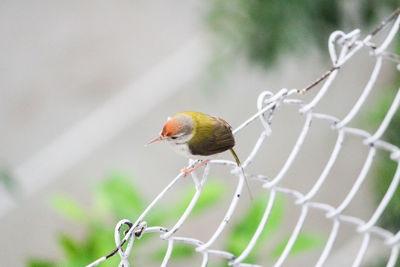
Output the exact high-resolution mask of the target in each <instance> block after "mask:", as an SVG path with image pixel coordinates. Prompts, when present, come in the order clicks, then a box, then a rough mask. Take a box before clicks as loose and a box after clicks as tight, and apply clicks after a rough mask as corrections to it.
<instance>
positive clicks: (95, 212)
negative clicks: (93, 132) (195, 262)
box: [27, 173, 321, 267]
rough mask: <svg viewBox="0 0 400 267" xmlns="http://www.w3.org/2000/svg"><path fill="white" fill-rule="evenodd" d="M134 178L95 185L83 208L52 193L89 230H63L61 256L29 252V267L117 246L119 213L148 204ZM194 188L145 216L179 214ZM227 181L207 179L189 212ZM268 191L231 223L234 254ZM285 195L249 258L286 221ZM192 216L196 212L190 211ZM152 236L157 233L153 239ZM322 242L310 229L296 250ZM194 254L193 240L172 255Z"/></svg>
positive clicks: (85, 257) (76, 259) (70, 262)
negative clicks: (90, 202) (80, 234)
mask: <svg viewBox="0 0 400 267" xmlns="http://www.w3.org/2000/svg"><path fill="white" fill-rule="evenodd" d="M132 181H133V180H132V179H129V178H127V177H126V176H124V175H121V174H118V173H114V174H112V175H110V176H108V177H107V178H106V179H104V180H103V181H101V183H100V184H99V185H98V186H97V187H96V188H95V190H94V194H93V196H94V197H93V198H94V199H93V203H94V204H93V207H91V208H90V209H87V208H85V207H84V206H83V205H81V204H79V203H77V202H76V201H75V200H74V199H73V198H71V197H69V196H65V195H55V196H53V197H52V198H51V205H52V206H53V208H54V209H55V210H56V211H57V212H58V213H59V214H61V215H62V216H63V217H65V218H67V219H68V220H70V221H72V222H74V223H77V224H79V225H80V226H83V228H84V229H85V233H86V234H85V236H84V237H83V238H76V237H74V235H73V234H67V233H60V234H59V235H58V238H57V241H58V245H59V246H60V248H61V251H62V253H63V259H62V260H60V261H56V260H46V259H40V258H35V257H34V258H31V259H29V260H28V263H27V265H28V266H30V267H54V266H65V267H70V266H71V267H72V266H74V267H75V266H85V265H86V264H88V263H90V262H92V261H93V260H95V259H97V258H100V257H102V256H104V255H106V254H108V253H109V252H110V251H111V250H113V249H114V247H115V244H114V224H115V222H116V221H117V220H119V219H121V218H137V217H138V216H139V215H140V213H141V212H142V211H143V210H144V208H145V207H146V205H147V203H148V201H147V200H146V199H145V198H144V197H143V196H142V195H141V194H140V191H139V190H137V187H136V186H135V185H134V183H133V182H132ZM194 192H195V191H194V188H193V187H190V188H188V189H186V190H184V191H183V192H182V194H181V196H182V197H180V198H179V199H178V200H176V202H174V203H173V204H171V205H168V206H163V207H159V208H158V209H157V210H153V211H152V212H151V213H149V214H148V216H147V217H146V221H147V222H148V224H149V225H165V223H168V222H170V221H173V220H174V219H176V218H177V217H179V216H180V215H181V214H182V213H183V211H184V210H185V209H186V207H187V205H188V204H189V202H190V200H191V198H192V196H193V194H194ZM225 193H226V192H225V186H224V184H222V183H221V182H219V181H218V180H215V179H211V180H209V181H208V182H207V184H206V185H205V187H204V189H203V192H202V195H201V197H200V198H199V201H198V203H197V204H196V206H195V208H194V209H193V211H192V213H191V215H192V216H196V215H198V214H200V213H202V212H203V211H206V210H209V209H210V208H211V207H212V206H213V205H216V204H217V203H218V202H220V200H221V198H222V197H223V196H224V195H225ZM266 204H267V203H266V199H265V197H263V198H260V199H256V200H255V201H254V203H253V205H252V207H251V209H250V210H249V211H248V212H247V213H246V214H245V215H244V216H243V217H242V218H241V219H240V220H239V221H238V222H237V223H236V224H235V225H234V226H233V230H232V231H231V233H229V236H228V239H227V242H226V249H227V250H229V251H231V252H232V253H234V254H239V253H240V252H241V251H242V250H243V249H244V248H245V245H246V244H247V243H248V241H249V240H250V238H251V236H252V235H253V233H254V231H255V230H256V228H257V226H258V222H259V221H260V220H261V217H262V214H263V212H264V209H265V207H266ZM283 214H284V205H283V200H282V199H281V198H278V199H277V200H276V203H275V205H274V208H273V210H272V213H271V215H270V219H269V221H268V227H267V230H266V231H264V232H263V234H262V235H261V237H260V242H258V244H257V246H256V247H255V248H254V251H253V252H252V254H251V255H250V256H249V261H254V260H256V259H257V256H258V254H259V251H260V249H259V248H260V247H261V245H262V243H264V242H265V240H267V239H268V238H269V237H270V236H272V234H273V233H274V232H276V231H277V230H278V229H279V227H280V226H281V225H282V222H283ZM190 218H192V217H190ZM152 238H157V237H155V236H154V235H153V236H150V235H144V236H143V237H142V239H141V240H140V242H135V249H134V250H133V251H132V253H131V255H130V256H131V262H133V263H134V261H132V258H134V256H133V255H134V254H135V251H137V249H138V247H140V246H142V245H145V244H146V243H148V240H151V239H152ZM153 240H154V239H153ZM286 242H287V239H286V238H285V239H284V240H283V241H282V243H279V244H277V246H276V248H275V249H274V250H273V253H271V255H270V259H273V258H274V257H276V256H277V255H278V254H279V253H280V252H281V250H282V248H283V246H284V244H286ZM320 246H321V237H320V236H315V235H309V234H303V233H302V234H300V236H299V241H298V242H297V243H296V244H295V246H294V248H293V253H296V252H297V253H300V252H306V251H309V250H310V249H313V248H316V247H320ZM165 250H166V247H165V246H160V247H158V248H157V246H154V248H153V249H152V250H151V251H148V252H147V254H145V256H141V258H143V257H144V258H147V260H148V261H150V262H151V261H159V260H160V259H162V258H163V257H164V254H165ZM194 254H195V252H194V249H193V247H192V246H188V245H184V244H177V245H176V246H174V250H173V254H172V257H173V259H174V260H179V259H188V258H190V257H192V256H193V255H194ZM118 263H119V257H117V256H116V257H111V258H110V259H108V260H107V261H106V263H103V265H104V266H118Z"/></svg>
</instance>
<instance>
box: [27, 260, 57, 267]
mask: <svg viewBox="0 0 400 267" xmlns="http://www.w3.org/2000/svg"><path fill="white" fill-rule="evenodd" d="M26 265H27V266H28V267H57V265H56V264H55V263H54V262H52V261H47V260H43V259H29V260H28V262H27V263H26Z"/></svg>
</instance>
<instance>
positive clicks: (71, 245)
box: [58, 234, 83, 260]
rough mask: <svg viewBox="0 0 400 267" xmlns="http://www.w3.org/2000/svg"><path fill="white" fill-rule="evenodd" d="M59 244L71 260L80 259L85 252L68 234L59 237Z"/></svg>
mask: <svg viewBox="0 0 400 267" xmlns="http://www.w3.org/2000/svg"><path fill="white" fill-rule="evenodd" d="M58 244H59V245H60V247H61V248H62V250H63V253H64V255H65V257H66V258H67V259H69V260H75V259H76V258H79V256H80V255H81V253H82V252H83V250H82V247H81V246H80V245H79V243H78V242H77V241H75V240H73V239H72V237H70V236H68V235H66V234H61V235H60V236H59V237H58Z"/></svg>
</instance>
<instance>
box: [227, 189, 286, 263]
mask: <svg viewBox="0 0 400 267" xmlns="http://www.w3.org/2000/svg"><path fill="white" fill-rule="evenodd" d="M268 200H269V197H259V198H257V199H255V200H254V201H253V203H252V207H251V208H250V210H249V211H248V212H247V213H246V214H245V215H244V216H243V217H242V219H241V220H240V221H238V222H237V223H236V224H235V225H234V227H233V231H232V233H231V234H230V235H229V237H228V239H227V245H226V247H227V250H228V251H229V252H231V253H233V254H234V255H239V254H240V253H241V252H242V251H243V250H244V249H245V248H246V246H247V244H248V243H249V241H250V239H251V238H252V236H253V235H254V233H255V231H256V229H257V227H258V225H259V223H260V221H261V218H262V216H263V215H264V212H265V208H266V206H267V203H268ZM283 214H284V202H283V199H282V197H281V196H277V197H276V199H275V203H274V206H273V207H272V210H271V214H270V216H269V218H268V221H267V224H266V226H265V229H264V230H263V232H262V233H261V235H260V237H259V239H258V241H257V244H256V246H255V247H254V249H253V250H252V252H251V253H250V255H249V256H248V258H247V259H246V262H252V261H254V259H255V255H256V253H257V252H258V250H259V249H260V247H261V245H262V243H263V242H265V240H266V239H268V238H269V237H270V236H272V235H273V233H275V232H276V230H277V229H278V228H279V227H280V225H281V222H282V220H283Z"/></svg>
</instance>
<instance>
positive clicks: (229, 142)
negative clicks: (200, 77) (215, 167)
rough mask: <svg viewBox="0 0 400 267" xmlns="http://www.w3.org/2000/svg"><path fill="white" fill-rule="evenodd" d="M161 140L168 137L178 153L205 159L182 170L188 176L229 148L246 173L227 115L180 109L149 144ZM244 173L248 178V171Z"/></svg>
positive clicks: (168, 141)
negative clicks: (226, 119)
mask: <svg viewBox="0 0 400 267" xmlns="http://www.w3.org/2000/svg"><path fill="white" fill-rule="evenodd" d="M161 140H164V141H166V142H167V143H168V144H169V145H170V146H171V147H172V149H173V150H175V151H176V152H177V153H178V154H181V155H183V156H185V157H187V158H189V159H195V160H202V161H201V162H200V163H199V164H197V165H196V166H194V167H192V168H190V169H187V168H183V169H182V170H181V172H184V177H186V176H187V175H188V174H189V173H191V172H192V171H194V170H196V169H197V168H199V167H201V166H203V165H205V164H207V163H208V162H209V161H210V160H211V159H213V158H215V157H216V155H217V154H219V153H221V152H224V151H226V150H230V151H231V153H232V155H233V158H234V159H235V161H236V164H237V165H238V166H239V167H240V168H241V169H242V172H243V175H244V171H243V168H242V167H241V164H240V160H239V158H238V156H237V155H236V153H235V151H234V150H233V147H234V146H235V139H234V137H233V134H232V127H231V126H230V125H229V124H228V123H227V122H226V121H224V120H223V119H220V118H216V117H213V116H210V115H207V114H204V113H201V112H196V111H185V112H180V113H177V114H175V115H174V116H172V117H171V118H168V120H167V122H166V123H165V124H164V127H163V129H162V131H161V133H160V136H158V137H157V138H155V139H154V140H152V141H150V142H149V143H148V144H147V145H150V144H152V143H155V142H157V141H161ZM244 177H245V178H246V176H245V175H244ZM246 185H247V179H246ZM247 187H248V185H247ZM249 192H250V190H249ZM250 195H251V194H250Z"/></svg>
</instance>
